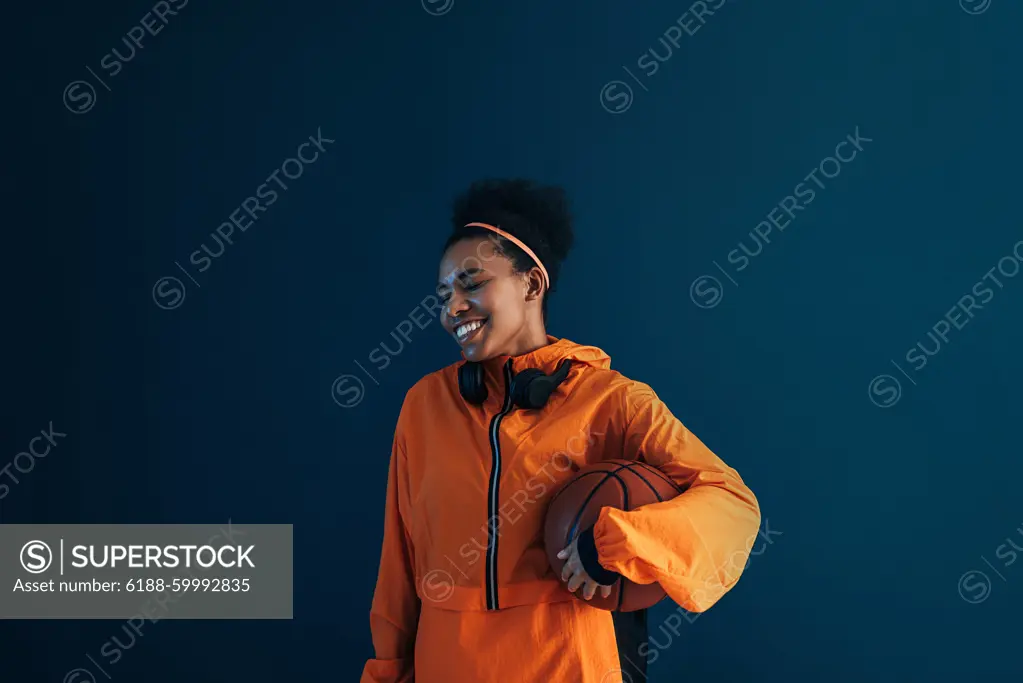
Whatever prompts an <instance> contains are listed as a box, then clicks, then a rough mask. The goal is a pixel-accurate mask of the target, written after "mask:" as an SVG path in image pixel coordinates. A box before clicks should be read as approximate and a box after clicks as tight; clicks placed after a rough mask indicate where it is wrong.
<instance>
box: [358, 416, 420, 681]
mask: <svg viewBox="0 0 1023 683" xmlns="http://www.w3.org/2000/svg"><path fill="white" fill-rule="evenodd" d="M406 471H407V468H406V459H405V451H404V448H403V445H402V441H401V439H400V437H399V435H398V433H397V432H396V433H395V439H394V444H393V446H392V448H391V462H390V465H389V467H388V472H387V495H386V503H385V505H386V507H385V510H384V541H383V548H382V550H381V553H380V571H379V573H378V575H377V583H376V590H375V591H374V593H373V604H372V607H371V608H370V616H369V621H370V630H371V632H372V635H373V649H374V652H375V654H376V658H375V659H370V660H369V661H368V662H366V666H365V667H364V668H363V671H362V678H361V679H360V683H412V682H413V681H414V679H415V671H414V668H413V661H414V653H415V641H416V629H417V627H418V623H419V608H420V602H419V596H418V595H417V594H416V585H415V570H414V567H415V559H414V557H415V556H414V554H413V552H414V551H413V547H412V541H411V538H410V536H409V534H408V531H407V528H406V526H405V522H404V519H406V518H407V517H406V516H407V514H408V500H409V493H408V486H407V478H406Z"/></svg>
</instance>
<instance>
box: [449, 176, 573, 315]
mask: <svg viewBox="0 0 1023 683" xmlns="http://www.w3.org/2000/svg"><path fill="white" fill-rule="evenodd" d="M452 208H453V211H452V216H451V222H452V228H453V230H452V233H451V236H450V237H448V239H447V241H446V242H445V243H444V249H443V250H442V252H443V251H447V249H448V247H450V246H451V245H452V244H454V243H455V242H458V241H459V240H462V239H465V238H467V237H482V236H489V237H491V238H493V239H494V241H495V244H496V245H497V249H498V250H499V251H500V252H501V253H502V254H504V255H505V256H507V257H508V258H509V259H510V260H511V262H512V266H513V267H514V269H515V271H516V272H519V273H524V272H527V271H529V270H530V269H531V268H534V267H535V266H536V263H534V262H533V259H532V258H530V257H529V255H528V254H526V253H525V252H524V251H522V250H521V249H519V248H518V247H517V246H515V244H513V243H512V242H510V241H508V240H506V239H504V238H503V237H501V236H499V235H497V234H496V233H493V232H491V231H489V230H487V229H486V228H479V227H471V228H466V227H465V225H466V223H488V224H490V225H493V226H495V227H499V228H501V230H504V231H505V232H508V233H510V234H512V235H514V236H515V237H516V238H518V239H520V240H522V242H523V243H525V245H526V246H528V247H529V248H530V249H532V250H533V253H534V254H536V255H537V257H538V258H539V259H540V261H542V262H543V265H544V268H546V269H547V275H548V276H549V277H550V287H549V289H548V291H547V293H546V295H545V296H544V298H543V303H542V305H541V310H542V311H543V318H544V320H545V321H546V320H547V301H548V299H549V297H550V294H551V292H553V291H554V289H555V286H556V285H557V282H558V275H559V273H560V272H561V264H562V262H563V261H564V260H565V258H566V257H567V256H568V252H569V251H570V250H571V248H572V243H573V240H574V235H573V230H572V227H573V226H572V215H571V212H570V210H569V203H568V197H567V195H566V192H565V190H564V189H563V188H561V187H557V186H551V185H539V184H537V183H536V182H534V181H532V180H527V179H523V178H511V179H486V180H479V181H476V182H474V183H473V184H472V185H471V186H470V187H469V189H467V190H466V191H465V192H463V193H462V194H460V195H458V196H457V197H456V198H455V201H454V204H453V207H452Z"/></svg>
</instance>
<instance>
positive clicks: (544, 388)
mask: <svg viewBox="0 0 1023 683" xmlns="http://www.w3.org/2000/svg"><path fill="white" fill-rule="evenodd" d="M509 362H510V361H509ZM571 367H572V360H571V359H569V358H566V359H564V360H563V361H561V362H560V363H558V369H557V370H555V371H554V373H553V374H551V375H548V374H546V373H545V372H544V371H543V370H540V369H539V368H526V369H525V370H523V371H522V372H520V373H518V374H517V375H514V376H513V377H512V380H511V398H512V402H513V403H514V404H515V405H516V406H518V407H519V408H522V409H524V410H539V409H540V408H543V407H544V406H545V405H546V404H547V400H548V399H549V398H550V397H551V394H553V393H554V390H555V389H557V388H558V386H559V385H560V384H561V383H562V382H564V381H565V380H566V379H567V378H568V371H569V370H570V369H571ZM510 371H511V370H510V368H509V369H508V372H510ZM483 379H484V374H483V364H482V363H474V362H472V361H466V362H464V363H462V364H461V365H460V366H458V391H459V393H460V394H462V398H464V399H465V400H466V401H468V402H469V403H472V404H474V405H480V404H481V403H483V402H484V401H486V400H487V385H486V384H485V383H484V381H483Z"/></svg>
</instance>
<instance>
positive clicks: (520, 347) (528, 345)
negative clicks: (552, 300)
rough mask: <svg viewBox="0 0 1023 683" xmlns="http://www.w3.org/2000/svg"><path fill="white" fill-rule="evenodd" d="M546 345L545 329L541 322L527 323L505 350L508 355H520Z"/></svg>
mask: <svg viewBox="0 0 1023 683" xmlns="http://www.w3.org/2000/svg"><path fill="white" fill-rule="evenodd" d="M544 346H547V330H546V329H544V326H543V323H537V324H535V325H528V326H527V327H526V329H524V330H522V333H521V334H520V335H519V336H518V337H517V338H516V339H515V340H513V342H512V344H511V349H510V350H509V351H508V352H507V355H509V356H521V355H523V354H526V353H530V352H531V351H536V350H537V349H539V348H542V347H544Z"/></svg>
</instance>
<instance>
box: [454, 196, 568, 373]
mask: <svg viewBox="0 0 1023 683" xmlns="http://www.w3.org/2000/svg"><path fill="white" fill-rule="evenodd" d="M453 219H454V231H453V232H452V234H451V236H450V237H449V238H448V240H447V242H446V243H445V244H444V249H443V252H444V253H443V257H442V259H441V262H440V274H439V280H438V283H437V294H438V296H439V297H440V300H441V303H443V304H444V306H445V310H444V312H443V313H442V315H441V322H442V323H443V324H444V327H445V329H446V330H448V332H449V333H451V334H452V335H454V337H455V339H456V341H457V342H458V343H459V344H460V345H461V346H462V352H463V354H464V355H465V358H466V359H467V360H478V359H482V358H485V357H487V356H490V355H493V352H495V351H497V350H499V349H500V350H502V351H505V352H510V353H509V355H519V354H521V353H526V352H528V351H532V350H534V349H536V348H539V347H541V346H544V345H545V344H546V343H547V335H546V332H545V331H544V328H543V324H544V323H545V322H546V320H547V301H548V298H549V297H550V294H551V292H552V291H553V289H554V287H555V285H556V283H557V279H558V274H559V272H560V266H561V262H562V261H563V260H564V259H565V257H566V256H567V255H568V252H569V250H570V249H571V247H572V242H573V235H572V219H571V215H570V214H569V211H568V201H567V199H566V197H565V194H564V191H563V190H561V188H556V187H536V186H535V185H533V184H532V183H530V182H529V181H526V180H513V181H503V182H498V181H490V182H481V183H477V184H475V185H473V187H472V188H470V190H469V191H468V192H466V193H465V194H464V195H462V196H461V197H459V198H458V199H457V200H456V202H455V207H454V216H453ZM527 244H529V245H532V247H530V246H527ZM534 249H535V251H534ZM537 313H539V314H538V315H537Z"/></svg>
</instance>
